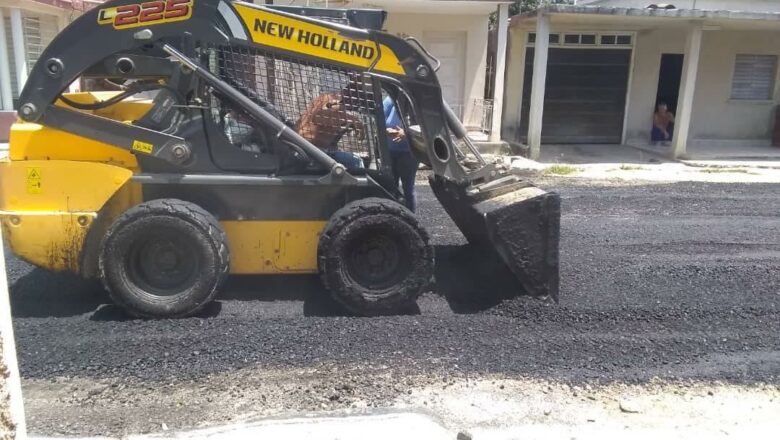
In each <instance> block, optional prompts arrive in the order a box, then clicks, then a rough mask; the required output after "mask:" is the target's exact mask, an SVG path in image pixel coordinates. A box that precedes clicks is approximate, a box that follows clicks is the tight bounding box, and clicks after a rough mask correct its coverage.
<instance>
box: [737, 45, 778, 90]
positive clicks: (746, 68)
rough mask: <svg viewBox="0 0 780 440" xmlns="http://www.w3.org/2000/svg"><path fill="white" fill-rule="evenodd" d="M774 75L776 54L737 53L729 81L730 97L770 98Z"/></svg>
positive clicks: (775, 72) (773, 87)
mask: <svg viewBox="0 0 780 440" xmlns="http://www.w3.org/2000/svg"><path fill="white" fill-rule="evenodd" d="M776 76H777V55H750V54H738V55H737V57H736V61H735V62H734V77H733V79H732V81H731V99H735V100H755V101H763V100H770V99H772V96H773V95H774V89H775V77H776Z"/></svg>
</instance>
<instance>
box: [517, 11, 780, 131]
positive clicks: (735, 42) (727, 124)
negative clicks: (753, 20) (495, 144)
mask: <svg viewBox="0 0 780 440" xmlns="http://www.w3.org/2000/svg"><path fill="white" fill-rule="evenodd" d="M576 28H578V26H567V27H566V29H567V30H568V29H571V30H573V29H576ZM582 29H583V30H585V29H587V30H591V31H612V30H616V29H622V30H625V31H630V30H631V29H630V28H627V27H622V28H619V27H617V26H594V25H583V26H582ZM561 30H562V29H561V28H559V27H556V26H553V28H552V30H551V32H560V31H561ZM528 31H529V30H528V29H523V28H522V27H517V26H515V27H511V28H510V37H509V45H510V48H509V52H508V58H507V74H506V78H507V80H506V89H505V95H504V96H505V102H504V118H503V129H502V137H503V139H504V140H506V141H509V142H516V141H517V139H519V134H520V133H519V126H520V118H521V116H522V117H527V115H520V105H521V100H522V93H523V91H522V87H523V70H524V63H523V60H524V53H525V41H526V35H527V32H528ZM686 32H687V29H686V28H685V27H682V26H671V25H664V26H662V27H656V28H652V29H646V30H638V31H636V36H635V39H634V41H635V44H634V63H633V68H632V73H631V82H630V84H629V92H628V97H627V98H628V105H627V112H626V118H625V120H626V123H625V134H626V136H625V139H626V142H628V143H635V144H643V143H647V142H648V141H649V137H650V128H651V124H652V118H653V112H654V106H655V100H656V93H657V90H658V76H659V71H660V62H661V55H662V54H664V53H677V54H682V53H684V52H685V40H686ZM778 38H780V33H777V32H769V31H730V30H712V31H705V33H704V37H703V40H702V51H701V56H700V60H699V71H698V79H697V84H696V93H695V96H694V109H693V114H692V121H691V130H690V135H691V139H692V140H693V142H696V141H697V140H699V141H703V140H723V141H728V140H739V141H757V142H767V141H768V140H769V139H770V138H771V131H772V129H773V126H774V109H775V107H776V106H777V105H778V104H780V75H777V78H776V79H775V94H774V99H773V100H769V101H734V100H731V99H730V96H731V81H732V76H733V73H734V63H735V59H736V56H737V54H774V55H778V56H779V57H780V46H778V45H777V44H776V42H777V41H778ZM778 70H780V69H778Z"/></svg>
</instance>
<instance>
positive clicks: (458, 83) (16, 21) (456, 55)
mask: <svg viewBox="0 0 780 440" xmlns="http://www.w3.org/2000/svg"><path fill="white" fill-rule="evenodd" d="M99 3H101V1H98V0H0V17H2V20H0V24H2V27H0V47H1V48H5V52H3V51H2V49H0V86H2V87H0V89H1V90H0V96H1V97H2V107H0V109H2V110H0V142H3V141H5V140H6V139H7V134H8V128H9V127H10V124H11V123H13V121H14V120H15V118H16V116H15V113H14V112H13V109H14V108H15V100H16V99H17V97H18V94H19V90H21V87H22V86H23V84H24V81H25V79H26V72H27V71H28V70H29V69H30V68H31V67H32V66H33V64H35V61H36V60H37V58H38V55H39V54H40V52H41V51H42V50H43V48H45V47H46V45H47V44H48V43H49V42H50V41H51V39H52V38H53V37H54V35H56V34H57V32H59V30H60V29H62V28H63V27H64V26H65V25H66V24H67V23H69V22H70V21H72V19H73V18H75V17H76V16H77V15H79V14H80V13H82V12H83V11H84V10H86V9H88V8H90V7H93V6H94V5H95V4H99ZM255 3H266V1H265V0H255ZM275 3H277V4H284V5H288V4H293V5H299V6H311V7H327V8H381V9H384V10H386V11H387V12H388V18H387V22H386V30H387V31H388V32H391V33H394V34H397V35H400V36H405V37H414V38H416V39H417V40H419V41H420V42H421V43H422V44H423V45H424V46H425V47H426V48H428V49H429V50H430V51H431V53H432V54H433V55H434V56H436V57H437V58H438V59H439V60H440V61H441V67H440V69H439V72H438V76H439V80H440V82H441V84H442V89H443V92H444V96H445V99H446V100H447V101H448V102H449V103H450V104H451V105H452V106H453V107H454V109H455V110H456V112H457V113H458V114H459V115H460V116H461V117H462V118H463V119H464V121H465V123H466V125H468V126H471V127H474V128H475V129H478V130H483V131H490V130H491V128H492V127H493V126H495V127H496V129H495V130H494V133H495V137H496V138H497V137H498V135H499V133H500V130H499V129H498V127H499V124H500V121H501V114H500V111H497V112H492V100H488V101H490V106H489V107H487V108H486V106H485V102H486V100H485V99H484V98H486V97H485V78H486V69H487V61H486V56H487V51H488V49H487V48H488V26H489V17H490V14H491V13H493V12H496V11H497V10H499V9H500V11H499V12H500V13H501V14H500V15H501V16H502V17H504V20H502V21H501V24H502V26H503V27H504V28H505V26H506V24H507V19H506V17H507V15H506V14H507V7H508V4H509V3H510V2H509V1H502V0H366V1H362V0H294V1H292V2H291V1H290V0H284V1H276V2H275ZM500 35H501V37H500V38H499V39H498V40H499V41H498V45H499V46H500V47H506V35H507V33H506V32H502V33H500ZM501 45H503V46H501ZM499 53H501V57H498V58H500V59H497V60H496V63H497V64H498V63H503V60H504V54H505V53H506V51H504V50H502V51H500V52H499ZM17 66H21V68H18V67H17ZM500 71H503V67H502V68H501V70H500ZM501 79H503V78H501ZM496 82H497V84H496V86H497V87H500V86H501V81H496ZM496 94H497V96H498V97H499V100H500V99H501V98H502V97H503V92H499V93H496ZM491 98H492V97H491ZM498 108H499V109H500V108H501V106H500V105H499V106H498Z"/></svg>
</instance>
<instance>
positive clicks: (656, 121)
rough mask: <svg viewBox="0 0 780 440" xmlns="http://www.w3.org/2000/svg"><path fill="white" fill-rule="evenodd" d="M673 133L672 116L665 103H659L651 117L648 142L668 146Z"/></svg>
mask: <svg viewBox="0 0 780 440" xmlns="http://www.w3.org/2000/svg"><path fill="white" fill-rule="evenodd" d="M673 132H674V114H672V112H670V111H669V108H668V106H667V105H666V103H665V102H660V103H658V107H657V108H656V111H655V114H654V115H653V129H652V131H651V132H650V140H651V141H652V142H653V143H654V144H656V145H657V144H658V143H659V142H662V143H663V144H664V145H668V143H669V142H670V141H671V140H672V133H673Z"/></svg>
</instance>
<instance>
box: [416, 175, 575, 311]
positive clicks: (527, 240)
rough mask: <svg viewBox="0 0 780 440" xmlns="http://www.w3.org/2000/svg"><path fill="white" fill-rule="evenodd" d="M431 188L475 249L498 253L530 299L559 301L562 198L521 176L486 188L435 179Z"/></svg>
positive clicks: (508, 177) (432, 180) (505, 179)
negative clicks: (543, 298) (534, 297)
mask: <svg viewBox="0 0 780 440" xmlns="http://www.w3.org/2000/svg"><path fill="white" fill-rule="evenodd" d="M430 184H431V187H432V188H433V192H434V194H436V198H438V199H439V202H441V204H442V206H444V209H445V210H446V211H447V213H448V214H449V216H450V217H451V218H452V220H453V221H454V222H455V224H456V225H457V226H458V228H459V229H460V230H461V232H463V235H464V236H465V237H466V239H467V240H468V241H469V243H471V244H472V245H476V246H477V248H478V249H479V250H480V251H483V252H495V253H496V254H497V255H498V257H499V259H500V260H501V261H503V262H504V263H505V264H506V266H507V267H508V268H509V269H510V270H511V271H512V273H513V274H514V275H515V277H516V278H517V279H518V281H519V282H520V285H522V287H523V288H524V290H525V291H526V292H527V293H528V294H529V295H532V296H536V297H548V298H552V299H553V300H554V301H556V302H557V301H558V239H559V235H560V216H561V211H560V196H558V194H555V193H549V192H546V191H544V190H542V189H540V188H538V187H535V186H533V185H531V184H530V183H528V182H526V181H523V180H521V179H519V178H518V177H516V176H506V177H503V178H501V179H498V180H495V181H493V182H489V183H487V184H484V185H482V186H481V187H479V186H478V187H474V186H466V185H463V184H459V183H456V182H453V181H451V180H447V179H445V178H443V177H441V176H431V178H430Z"/></svg>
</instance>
